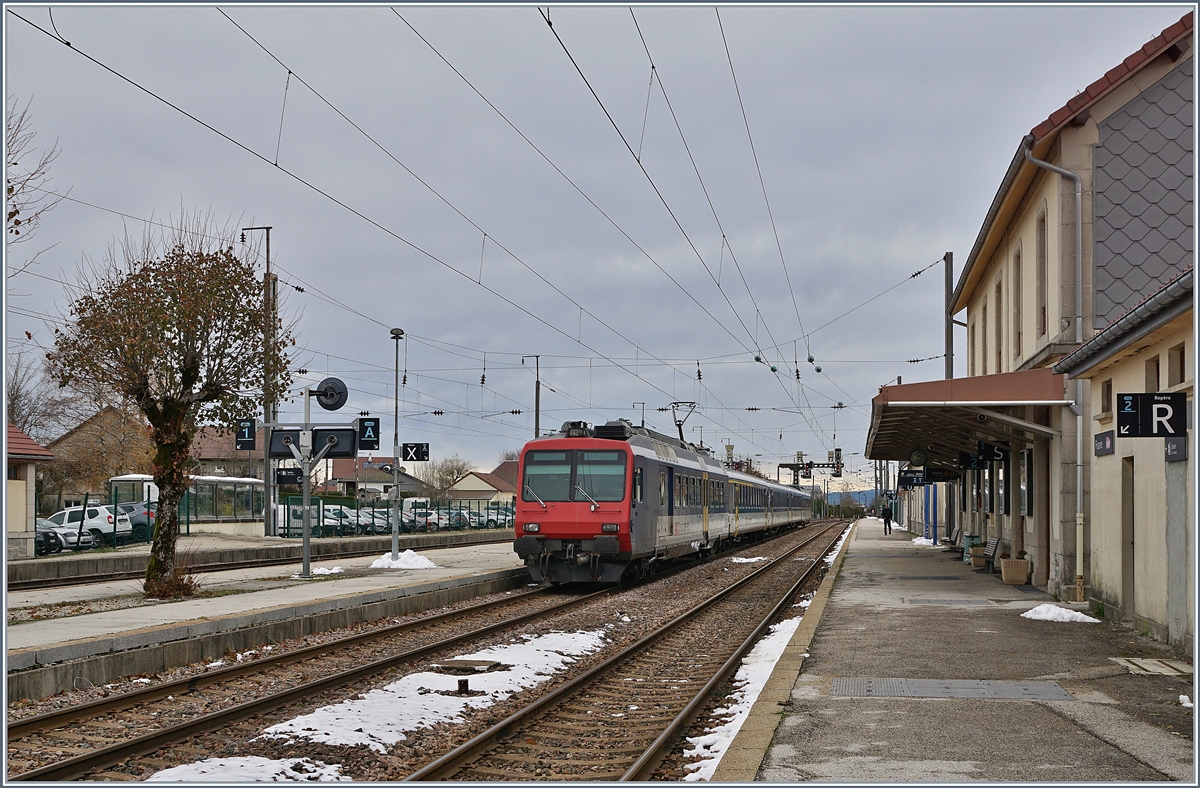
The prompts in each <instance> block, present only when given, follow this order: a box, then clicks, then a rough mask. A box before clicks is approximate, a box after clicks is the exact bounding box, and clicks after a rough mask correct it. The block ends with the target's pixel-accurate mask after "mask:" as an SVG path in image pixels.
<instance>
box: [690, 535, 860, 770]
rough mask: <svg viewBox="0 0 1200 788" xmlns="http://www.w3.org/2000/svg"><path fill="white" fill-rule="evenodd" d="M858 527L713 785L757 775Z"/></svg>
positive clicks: (742, 728)
mask: <svg viewBox="0 0 1200 788" xmlns="http://www.w3.org/2000/svg"><path fill="white" fill-rule="evenodd" d="M857 528H858V521H855V523H854V525H853V526H852V527H851V529H850V533H849V535H848V536H847V537H846V540H845V541H844V542H842V547H841V549H840V550H839V551H838V554H837V556H836V557H835V558H834V560H833V565H832V566H831V567H830V568H829V572H828V573H826V575H825V578H824V579H823V580H822V581H821V585H820V586H818V587H817V591H816V593H815V594H814V595H813V599H812V602H811V603H810V604H809V606H808V610H807V611H805V613H804V617H803V618H802V619H801V620H800V624H799V626H797V627H796V631H795V632H794V633H793V634H792V639H791V640H789V641H788V644H787V646H786V647H785V648H784V650H783V654H782V655H781V656H780V657H779V661H778V662H776V663H775V669H774V670H772V671H771V677H770V678H769V679H767V683H766V685H765V686H764V687H763V689H762V692H761V693H759V696H758V699H757V700H756V701H755V702H754V705H753V706H751V707H750V714H749V715H747V717H746V721H745V722H743V723H742V727H741V729H740V730H739V731H738V733H737V736H735V737H734V738H733V741H732V742H731V743H730V745H729V749H727V750H726V751H725V754H724V755H723V756H722V757H721V762H720V763H719V764H718V765H717V768H716V770H715V771H714V772H713V776H712V779H711V782H714V783H717V782H719V783H749V782H754V778H755V777H757V776H758V770H759V767H760V766H762V762H763V759H764V758H765V757H766V754H767V750H768V749H769V748H770V746H771V742H772V741H774V739H775V729H776V728H777V727H778V726H779V723H780V721H781V720H782V719H783V717H782V714H783V707H784V704H786V703H787V701H788V699H789V698H790V697H791V695H792V688H793V687H794V686H795V685H796V679H797V678H799V676H800V671H801V669H802V668H803V666H804V657H805V656H806V655H807V654H808V646H809V644H810V643H812V639H813V635H814V634H815V633H816V631H817V626H818V625H819V624H820V623H821V614H822V613H824V612H825V603H826V602H827V601H828V600H829V596H830V594H832V593H833V584H834V582H835V581H836V580H837V576H838V573H839V572H840V571H841V569H842V564H843V563H844V562H845V560H846V553H847V551H848V550H849V545H850V542H851V541H852V540H853V539H854V533H855V531H856V529H857Z"/></svg>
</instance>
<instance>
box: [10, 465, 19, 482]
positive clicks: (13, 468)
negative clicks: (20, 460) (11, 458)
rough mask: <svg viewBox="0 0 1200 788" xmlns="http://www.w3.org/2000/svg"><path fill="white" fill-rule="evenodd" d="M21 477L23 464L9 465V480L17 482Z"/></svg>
mask: <svg viewBox="0 0 1200 788" xmlns="http://www.w3.org/2000/svg"><path fill="white" fill-rule="evenodd" d="M20 478H21V466H20V465H10V466H8V480H9V481H10V482H15V481H17V480H19V479H20Z"/></svg>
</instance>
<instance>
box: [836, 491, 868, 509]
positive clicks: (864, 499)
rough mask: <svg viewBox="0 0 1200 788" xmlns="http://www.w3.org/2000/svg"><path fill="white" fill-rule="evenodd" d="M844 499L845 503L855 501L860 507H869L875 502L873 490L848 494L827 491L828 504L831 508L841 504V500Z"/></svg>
mask: <svg viewBox="0 0 1200 788" xmlns="http://www.w3.org/2000/svg"><path fill="white" fill-rule="evenodd" d="M843 496H844V497H845V503H850V502H851V501H855V502H856V503H859V504H861V505H862V506H870V505H871V504H872V503H873V502H874V501H875V490H874V489H870V490H850V491H849V492H844V493H843V492H834V491H833V490H830V491H829V503H830V504H831V505H833V506H836V505H838V504H839V503H842V502H843V501H842V498H843Z"/></svg>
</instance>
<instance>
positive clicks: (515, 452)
mask: <svg viewBox="0 0 1200 788" xmlns="http://www.w3.org/2000/svg"><path fill="white" fill-rule="evenodd" d="M519 459H521V452H520V450H519V449H508V450H507V451H502V452H500V463H501V464H503V463H506V462H516V461H517V460H519Z"/></svg>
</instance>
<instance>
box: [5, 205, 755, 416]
mask: <svg viewBox="0 0 1200 788" xmlns="http://www.w3.org/2000/svg"><path fill="white" fill-rule="evenodd" d="M44 191H47V192H48V193H50V194H54V192H49V190H44ZM68 199H70V200H71V201H72V202H76V203H78V204H80V205H84V206H87V207H89V208H93V209H95V210H100V211H104V212H106V213H111V214H114V215H117V216H120V217H122V218H125V219H131V220H134V221H138V222H141V223H143V224H147V225H150V226H160V227H163V228H170V226H171V225H169V224H166V223H163V222H158V221H155V220H153V219H146V218H144V217H139V216H136V215H134V214H130V213H126V212H123V211H118V210H116V209H113V208H108V207H105V206H102V205H98V204H96V203H93V202H88V201H85V200H80V199H77V198H68ZM205 237H209V238H210V239H212V240H224V239H221V238H218V237H216V236H205ZM273 263H274V267H275V269H276V271H279V272H281V273H283V274H284V276H283V277H280V281H281V282H282V283H284V284H285V285H286V286H288V287H291V288H293V289H295V290H297V291H298V292H301V293H304V294H306V295H313V296H316V297H318V298H320V299H321V300H323V301H325V302H326V303H329V304H332V305H334V306H337V307H339V308H341V309H344V310H346V311H349V312H351V313H352V314H355V315H357V316H359V317H362V318H363V319H366V320H369V321H371V322H374V323H376V324H378V325H380V326H384V327H386V326H387V324H385V323H383V322H382V321H379V320H376V319H374V318H371V317H370V316H368V315H366V314H364V313H362V312H360V311H358V310H356V309H354V308H353V307H350V306H348V305H346V304H345V303H343V302H341V301H339V300H338V299H336V298H334V297H332V296H328V294H325V293H323V291H321V289H320V288H319V287H317V286H315V285H312V284H311V283H309V282H307V281H306V280H304V279H301V278H300V277H299V276H296V275H295V274H291V273H289V272H288V271H287V269H285V268H284V267H283V266H282V265H280V264H279V262H278V260H276V261H273ZM29 273H31V274H32V275H34V276H36V277H39V278H42V279H46V280H48V281H53V282H56V283H58V284H61V285H63V286H65V287H69V288H76V289H78V288H77V286H76V285H73V284H71V283H69V282H66V281H64V280H62V279H57V278H53V277H47V276H45V275H43V274H37V273H35V272H29ZM287 276H293V277H295V278H296V279H297V280H298V281H300V282H303V283H304V284H305V285H307V289H306V288H303V287H299V286H297V285H295V284H294V283H291V282H288V281H287V278H286V277H287ZM21 311H23V312H24V311H25V310H21ZM26 314H27V315H28V316H33V317H43V318H50V316H49V315H40V314H36V313H30V312H26ZM56 322H58V323H59V324H62V325H65V322H64V321H62V320H58V319H56ZM409 339H412V340H413V341H415V342H417V343H418V344H423V345H426V346H428V347H430V348H433V349H435V350H438V351H439V352H443V353H449V354H451V355H455V356H459V357H461V358H466V359H473V358H474V356H469V355H466V354H464V353H458V352H455V351H454V350H448V349H447V348H456V349H458V350H464V351H468V352H470V353H475V354H479V353H482V352H491V353H493V355H501V356H503V355H511V356H514V357H516V356H519V355H520V354H519V353H516V352H507V353H506V352H504V351H495V350H492V351H480V350H478V349H476V348H471V347H468V346H465V345H459V344H456V343H451V342H446V341H444V340H438V339H433V338H431V337H422V336H418V335H415V334H412V333H406V334H405V359H404V362H405V383H406V384H407V377H408V372H409V369H408V340H409ZM299 349H300V350H301V351H302V352H307V353H311V354H313V355H314V356H315V355H324V356H326V357H327V358H338V359H340V360H343V361H349V362H352V363H356V364H361V365H363V366H366V367H374V368H377V369H380V370H390V369H391V368H390V367H387V366H385V365H382V364H375V363H373V362H368V361H361V360H358V359H352V358H349V357H346V356H341V355H338V354H334V353H326V352H324V351H320V350H316V349H314V348H310V347H307V346H302V347H301V348H299ZM546 358H572V359H586V360H588V361H589V363H591V362H592V361H593V359H594V358H595V357H593V356H561V355H558V356H555V355H549V356H546ZM604 360H606V361H609V362H610V363H613V362H612V360H611V359H607V358H605V359H604ZM623 360H635V361H636V360H637V358H636V357H635V358H634V359H623ZM676 361H678V362H681V363H682V362H684V361H685V360H684V359H677V360H676ZM717 363H723V362H717ZM724 363H729V362H724ZM731 363H752V362H749V361H746V360H745V359H744V358H742V359H740V360H738V361H736V362H731ZM296 366H297V367H304V366H305V364H304V363H297V365H296ZM508 366H509V368H512V369H516V368H518V366H517V365H516V364H510V365H508ZM614 366H616V364H614ZM551 368H554V367H551ZM557 368H569V367H567V366H565V365H559V366H558V367H557ZM427 371H437V370H413V372H414V374H424V373H425V372H427ZM446 371H460V370H456V369H450V370H446ZM430 377H431V378H433V376H430ZM433 379H437V380H439V381H442V382H446V383H457V382H458V381H452V380H448V379H443V378H433ZM709 393H710V394H711V393H712V392H711V391H709ZM501 396H503V395H501ZM714 398H715V396H714ZM506 399H509V401H512V402H517V401H516V400H511V398H507V397H506ZM718 401H719V400H718ZM446 402H449V401H446ZM517 404H519V403H517ZM523 407H524V408H528V406H523ZM589 407H590V406H589ZM718 409H719V410H724V411H731V412H732V411H736V410H741V409H735V408H728V407H724V406H721V407H720V408H718ZM713 423H714V425H715V426H718V427H721V428H723V429H728V430H729V431H730V432H733V433H735V434H742V432H741V429H743V428H736V427H733V428H731V427H726V425H724V424H722V423H720V422H719V421H714V422H713Z"/></svg>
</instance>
